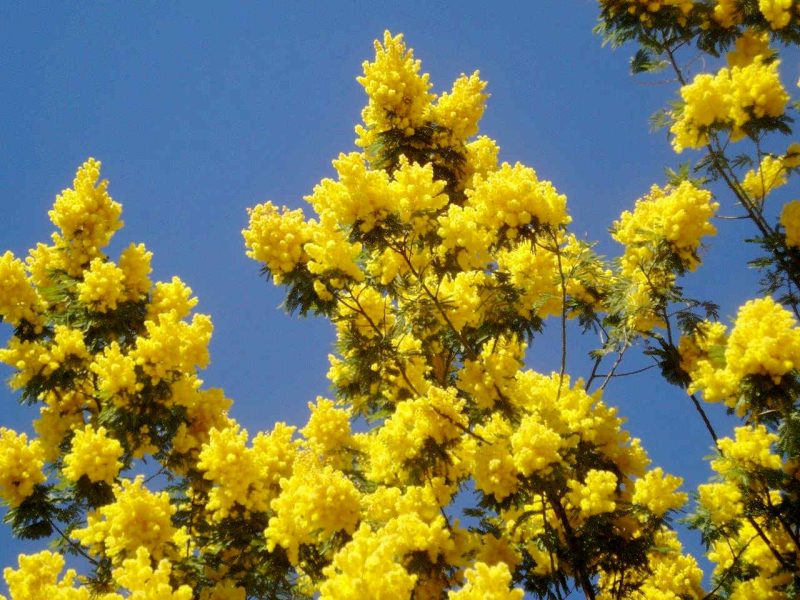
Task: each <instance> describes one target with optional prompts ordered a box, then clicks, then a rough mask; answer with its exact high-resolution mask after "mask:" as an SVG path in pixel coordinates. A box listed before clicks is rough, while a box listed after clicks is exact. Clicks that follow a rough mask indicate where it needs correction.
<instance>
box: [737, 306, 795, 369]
mask: <svg viewBox="0 0 800 600" xmlns="http://www.w3.org/2000/svg"><path fill="white" fill-rule="evenodd" d="M725 360H726V362H727V365H728V369H729V370H730V372H731V373H732V374H733V375H734V376H736V377H737V378H739V379H742V378H744V377H747V376H749V375H765V376H768V377H771V378H772V380H773V381H774V382H775V383H776V384H777V383H778V382H780V380H781V378H782V377H783V376H784V375H785V374H786V373H788V372H789V371H791V370H792V369H795V368H797V366H798V365H800V329H798V327H797V322H796V320H795V318H794V316H793V315H792V313H790V312H789V311H788V310H786V309H785V308H783V307H782V306H781V305H780V304H778V303H776V302H775V301H774V300H773V299H772V298H770V297H766V298H760V299H757V300H750V301H748V302H747V303H745V305H744V306H742V307H741V308H740V309H739V313H738V314H737V316H736V322H735V323H734V326H733V330H732V331H731V335H730V338H729V339H728V346H727V348H726V350H725Z"/></svg>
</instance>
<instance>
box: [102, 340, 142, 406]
mask: <svg viewBox="0 0 800 600" xmlns="http://www.w3.org/2000/svg"><path fill="white" fill-rule="evenodd" d="M89 369H90V370H91V371H92V372H93V373H94V374H96V375H97V378H98V379H97V389H98V390H99V391H100V392H102V393H104V394H108V395H109V396H111V397H112V398H113V400H114V403H115V404H118V405H123V404H125V401H124V399H123V398H121V397H120V396H119V394H120V392H133V391H136V390H138V389H141V387H142V385H141V384H140V383H137V381H136V370H135V369H136V361H135V360H134V359H133V357H131V356H130V355H126V354H124V353H123V352H122V349H121V348H120V346H119V344H118V343H117V342H111V343H110V344H109V345H108V346H106V347H105V348H103V353H102V354H96V355H95V357H94V361H93V362H92V363H91V365H89Z"/></svg>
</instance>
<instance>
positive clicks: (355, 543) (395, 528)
mask: <svg viewBox="0 0 800 600" xmlns="http://www.w3.org/2000/svg"><path fill="white" fill-rule="evenodd" d="M454 533H455V530H454ZM455 552H456V545H455V541H454V539H453V535H452V534H451V532H450V529H449V528H448V526H447V524H446V522H445V520H444V517H442V516H441V515H439V516H438V517H437V518H436V519H435V520H434V521H433V522H431V523H426V522H424V521H422V520H421V519H420V518H419V517H418V516H417V515H414V514H405V515H401V516H399V517H397V518H395V519H392V520H391V521H389V522H388V523H387V524H386V525H385V526H384V527H382V528H381V529H378V530H377V531H372V529H371V528H370V527H369V526H368V525H367V524H365V523H362V524H361V526H360V527H359V529H358V530H357V531H356V532H355V534H354V535H353V539H352V540H351V541H350V542H349V543H348V544H346V545H345V546H344V547H343V548H342V549H341V550H340V551H339V552H338V553H337V554H336V555H335V556H334V557H333V561H332V562H331V564H330V565H329V566H327V567H325V569H324V570H323V574H324V575H325V577H326V578H327V579H326V581H325V582H324V583H323V584H322V586H321V587H320V598H321V599H325V600H327V599H333V598H335V599H342V600H344V599H349V598H353V597H359V596H363V597H365V598H387V599H389V598H409V597H410V593H411V591H412V589H413V588H414V586H415V585H416V584H417V581H418V576H417V575H412V574H410V573H409V572H408V571H407V570H406V568H405V567H406V559H405V557H406V556H407V555H409V554H410V553H416V554H417V555H422V554H423V553H424V554H426V555H427V558H428V560H430V561H431V562H432V563H436V562H437V560H439V558H440V557H443V558H444V559H445V560H446V561H448V560H449V561H454V560H456V558H457V557H456V555H455ZM437 595H438V594H437Z"/></svg>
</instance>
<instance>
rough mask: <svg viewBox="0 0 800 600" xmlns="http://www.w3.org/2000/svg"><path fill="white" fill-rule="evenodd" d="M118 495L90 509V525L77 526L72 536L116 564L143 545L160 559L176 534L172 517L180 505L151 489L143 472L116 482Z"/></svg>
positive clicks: (163, 493)
mask: <svg viewBox="0 0 800 600" xmlns="http://www.w3.org/2000/svg"><path fill="white" fill-rule="evenodd" d="M114 496H115V501H114V502H112V503H111V504H106V505H105V506H103V507H101V508H100V509H98V510H97V511H95V512H93V513H90V514H89V516H88V519H87V526H86V527H85V528H83V529H76V530H74V531H73V532H72V538H73V539H75V540H77V541H78V542H80V543H81V544H82V545H83V546H86V547H88V548H89V549H90V551H91V552H92V553H94V554H101V553H103V554H105V556H108V557H109V558H111V559H112V560H113V561H114V563H115V564H120V563H121V562H122V560H123V559H125V558H127V557H130V556H133V555H134V554H135V553H137V552H139V551H140V550H139V549H140V547H141V548H144V549H146V550H147V551H148V552H149V553H150V555H151V556H152V557H153V558H154V559H156V560H158V559H160V558H161V557H163V556H164V554H165V552H166V551H167V550H168V549H169V546H170V544H169V543H170V541H171V540H172V538H173V535H174V534H175V528H174V527H173V526H172V520H171V518H172V515H173V514H174V513H175V511H176V508H175V506H173V505H172V504H171V503H170V498H169V494H168V493H167V492H156V493H153V492H151V491H150V490H148V489H147V488H146V487H145V486H144V477H143V476H142V475H139V476H138V477H136V479H135V480H133V481H130V480H128V479H125V480H123V481H122V483H121V484H119V485H117V486H115V488H114Z"/></svg>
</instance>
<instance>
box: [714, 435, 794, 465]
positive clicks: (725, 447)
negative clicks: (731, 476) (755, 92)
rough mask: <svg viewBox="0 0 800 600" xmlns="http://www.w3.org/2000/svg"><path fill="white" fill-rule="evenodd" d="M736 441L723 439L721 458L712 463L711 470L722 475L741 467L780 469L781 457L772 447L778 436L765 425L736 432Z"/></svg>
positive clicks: (720, 451) (720, 445) (721, 440)
mask: <svg viewBox="0 0 800 600" xmlns="http://www.w3.org/2000/svg"><path fill="white" fill-rule="evenodd" d="M734 433H735V439H731V438H729V437H725V438H721V439H720V440H719V442H718V444H717V446H718V448H719V453H720V456H719V458H715V459H714V460H713V461H711V468H712V469H714V470H715V471H716V472H717V473H720V474H722V475H724V474H726V473H728V472H730V471H732V470H734V469H737V468H741V467H749V468H752V467H759V468H763V469H780V468H781V467H782V463H781V457H780V456H779V455H777V454H776V453H775V452H773V450H772V447H773V445H774V444H775V443H776V442H777V441H778V436H777V435H776V434H774V433H770V432H768V431H767V428H766V427H764V426H763V425H756V426H751V425H745V426H742V427H737V428H736V429H735V430H734Z"/></svg>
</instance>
